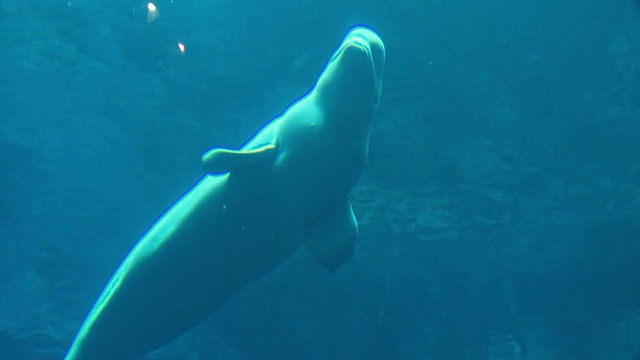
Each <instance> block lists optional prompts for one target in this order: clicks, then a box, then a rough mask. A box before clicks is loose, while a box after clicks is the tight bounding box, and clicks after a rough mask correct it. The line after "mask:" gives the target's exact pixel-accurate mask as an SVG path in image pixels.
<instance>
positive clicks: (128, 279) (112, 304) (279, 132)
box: [65, 27, 385, 360]
mask: <svg viewBox="0 0 640 360" xmlns="http://www.w3.org/2000/svg"><path fill="white" fill-rule="evenodd" d="M384 62H385V50H384V45H383V43H382V41H381V40H380V38H379V37H378V36H377V35H376V34H375V33H374V32H373V31H371V30H370V29H367V28H364V27H356V28H353V29H352V30H351V31H350V32H349V33H348V34H347V35H346V36H345V38H344V40H343V41H342V43H341V44H340V46H339V47H338V49H337V50H336V51H335V53H334V54H333V56H332V58H331V60H330V61H329V63H328V64H327V66H326V68H325V70H324V71H323V72H322V73H321V75H320V76H319V77H318V80H317V82H316V85H315V86H314V88H313V89H312V90H311V91H310V92H309V93H308V94H307V95H306V96H305V97H303V98H302V99H300V100H299V101H297V102H296V103H294V104H293V105H291V106H290V107H289V108H288V109H287V110H286V111H285V112H284V113H283V114H282V115H281V116H280V117H278V118H276V119H274V120H273V121H271V122H270V123H269V124H267V125H266V126H265V127H264V128H263V129H262V130H261V131H260V132H259V133H258V134H257V135H256V136H254V137H253V138H252V139H251V140H250V141H249V142H247V144H246V145H245V146H243V149H253V148H258V147H260V146H262V145H264V144H265V143H268V144H273V145H275V146H276V149H277V153H276V155H275V157H274V158H273V159H270V161H267V162H264V161H263V162H259V163H257V164H251V166H246V167H245V168H241V169H235V170H232V171H231V173H225V174H222V175H205V176H204V177H203V178H202V179H201V180H200V181H199V182H198V183H196V184H195V185H194V187H193V188H192V189H191V190H189V192H187V193H186V194H185V195H184V196H183V197H182V198H180V199H179V200H178V201H177V202H176V203H175V204H174V205H173V206H172V207H171V208H170V209H169V210H167V211H166V212H165V213H164V214H163V215H162V216H161V217H160V219H159V220H158V221H157V222H156V223H155V224H154V225H153V226H152V227H151V228H150V230H149V231H148V232H147V233H146V234H145V235H144V236H143V237H142V238H141V239H140V240H139V241H138V243H137V245H136V246H135V247H134V248H133V249H132V250H131V252H130V253H129V255H128V256H127V257H126V258H125V260H124V261H123V262H122V264H121V265H120V267H119V268H118V270H117V271H116V272H115V274H114V275H113V277H112V278H111V280H110V281H109V283H108V284H107V286H106V287H105V289H104V290H103V293H102V295H101V296H100V297H99V299H98V301H97V302H96V303H95V305H94V307H93V309H92V310H91V312H90V313H89V315H88V316H87V318H86V320H85V322H84V324H83V325H82V327H81V328H80V331H79V332H78V334H77V336H76V338H75V341H74V342H73V344H72V346H71V348H70V350H69V352H68V354H67V356H66V358H65V359H67V360H85V359H100V360H108V359H114V360H115V359H117V360H124V359H131V358H135V357H138V356H141V355H143V354H145V353H147V352H149V351H152V350H154V349H156V348H158V347H160V346H162V345H164V344H166V343H167V342H169V341H171V340H173V339H175V338H176V337H178V336H180V335H181V334H183V333H184V332H186V331H187V330H189V329H190V328H191V327H193V326H194V325H196V324H197V323H199V322H200V321H202V320H203V319H204V318H205V317H206V316H207V315H209V314H210V313H211V312H212V311H213V310H214V309H216V308H217V307H218V306H219V305H221V304H222V303H223V302H224V301H226V300H227V299H228V298H229V297H231V296H232V295H233V294H235V293H236V292H237V291H239V290H240V289H241V288H242V287H243V286H245V285H246V284H247V283H249V282H251V281H253V280H255V279H258V278H260V277H261V276H263V275H264V274H266V273H267V272H268V271H269V270H271V269H273V268H274V267H276V266H278V265H279V264H281V263H282V262H283V261H285V260H286V259H287V258H289V257H290V256H291V255H292V254H293V253H294V252H296V251H297V250H298V249H299V248H300V246H301V245H302V243H303V241H304V240H303V236H302V234H303V232H304V229H305V227H306V226H307V225H308V224H310V223H311V222H312V220H313V219H314V218H315V217H316V216H317V215H318V214H319V213H320V212H321V211H322V210H324V209H327V208H330V207H331V206H333V205H334V204H335V203H343V202H344V201H345V200H346V199H347V196H348V193H349V191H350V189H351V187H352V186H353V185H354V183H355V182H356V180H357V178H358V177H359V175H360V173H361V171H362V168H363V166H364V163H365V160H366V156H367V150H368V142H369V134H370V130H371V124H372V121H373V117H374V113H375V110H376V108H377V102H378V97H379V95H380V90H381V81H382V72H383V69H384ZM328 231H329V232H330V229H328Z"/></svg>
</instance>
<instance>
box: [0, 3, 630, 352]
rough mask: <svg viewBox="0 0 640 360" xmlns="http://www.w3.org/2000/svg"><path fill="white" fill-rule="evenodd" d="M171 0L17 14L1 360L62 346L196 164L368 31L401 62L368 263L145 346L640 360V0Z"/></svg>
mask: <svg viewBox="0 0 640 360" xmlns="http://www.w3.org/2000/svg"><path fill="white" fill-rule="evenodd" d="M156 5H157V8H158V17H157V18H156V19H155V21H152V22H148V21H147V7H146V2H144V1H130V0H127V1H125V0H112V1H108V2H106V1H105V2H90V1H85V0H71V1H59V0H50V1H35V0H0V49H1V51H0V166H1V168H0V354H1V355H0V358H2V359H60V358H62V356H63V355H64V353H65V351H66V349H67V347H68V346H69V344H70V343H71V341H72V339H73V337H74V335H75V333H76V331H77V329H78V327H79V326H80V324H81V322H82V320H83V318H84V316H85V315H86V313H87V312H88V311H89V309H90V307H91V305H92V303H93V301H94V300H95V298H96V297H97V296H98V294H99V292H100V290H101V289H102V287H103V286H104V284H105V283H106V281H107V280H108V279H109V277H110V275H111V274H112V272H113V270H114V269H115V268H116V266H117V265H118V264H119V262H120V261H121V259H122V258H123V257H124V255H125V254H126V253H127V251H128V250H129V249H130V248H131V247H132V246H133V244H134V243H135V241H136V240H137V239H138V237H139V236H140V235H141V234H142V233H143V232H144V231H145V230H146V229H147V228H148V226H149V225H151V224H152V223H153V221H154V220H155V219H156V218H157V216H158V215H160V214H161V213H162V211H164V209H166V208H167V207H168V206H169V205H170V204H171V203H172V202H173V201H174V200H175V199H176V198H177V197H179V196H180V195H181V194H182V193H183V192H184V191H185V190H186V189H187V188H188V187H189V186H191V184H192V183H193V182H194V181H196V180H197V179H198V178H199V177H200V176H201V174H202V170H201V168H200V163H199V159H200V156H201V154H202V153H203V152H204V151H206V150H207V149H209V148H211V147H213V146H228V147H238V146H239V145H241V144H242V143H243V142H244V141H245V140H246V139H247V138H248V137H249V136H250V135H251V134H253V132H254V131H255V130H256V129H257V128H259V127H260V126H261V125H262V124H263V123H265V122H266V121H267V120H269V119H270V118H272V117H273V116H275V115H277V114H278V113H280V112H281V111H282V110H283V109H284V108H285V107H286V106H287V105H288V104H289V103H290V102H291V101H293V100H295V99H296V98H297V97H299V96H300V95H302V94H303V93H304V92H305V91H306V90H307V89H308V88H310V87H311V86H312V84H313V81H314V79H315V77H316V76H317V74H318V73H319V72H320V70H321V69H322V67H323V65H324V64H325V62H326V61H327V58H328V56H329V55H330V54H331V52H332V51H333V50H334V48H335V46H336V45H337V44H338V42H339V41H340V39H341V37H342V36H343V34H344V33H345V32H346V31H347V30H348V29H349V27H351V26H352V25H353V24H357V23H365V24H368V25H370V26H372V27H373V28H375V29H376V30H377V31H378V32H379V33H380V34H381V36H382V38H383V39H384V41H385V44H386V48H387V67H386V73H385V79H384V88H383V94H382V99H381V103H380V108H379V111H378V116H377V118H376V123H375V128H374V131H373V134H372V137H371V145H370V146H371V148H370V155H369V159H368V163H367V166H366V169H365V172H364V174H363V175H362V178H361V179H360V181H359V183H358V185H357V186H356V187H355V188H354V190H353V192H352V201H353V203H354V210H355V213H356V217H357V218H358V219H359V222H360V229H361V233H360V238H359V243H358V245H357V249H356V253H355V255H354V258H352V259H351V260H350V261H349V262H348V263H347V264H346V265H345V266H344V267H343V268H342V269H340V270H339V271H337V272H335V273H331V272H328V271H326V270H325V269H324V268H322V267H321V266H320V265H318V264H317V263H316V262H315V261H314V260H313V259H312V258H311V257H310V256H309V255H308V254H307V253H306V252H305V251H301V252H299V253H298V254H296V255H295V256H294V257H293V258H292V259H290V260H289V261H287V262H286V263H284V264H283V265H282V266H280V267H279V268H278V269H276V270H275V271H274V272H272V273H270V274H268V275H267V276H265V277H264V278H262V279H261V280H259V281H258V282H256V283H254V284H252V285H250V286H248V287H247V288H246V289H244V290H243V291H242V292H241V293H239V294H237V295H236V296H235V297H234V298H232V299H231V300H230V301H229V302H228V303H227V304H226V305H224V306H223V307H222V308H221V309H219V310H218V311H216V312H215V313H214V314H213V315H212V316H211V317H210V318H209V319H208V320H206V321H205V322H204V323H202V324H201V325H200V326H198V327H197V328H196V329H194V330H192V331H191V332H189V333H188V334H186V335H184V336H183V337H181V338H180V339H178V340H176V341H174V342H173V343H171V344H170V345H169V346H167V347H166V348H164V349H162V350H161V351H159V352H157V353H155V354H153V355H151V356H149V358H150V359H151V358H153V359H165V360H168V359H454V360H455V359H469V360H476V359H479V360H480V359H482V360H484V359H500V360H502V359H504V360H506V359H543V360H546V359H550V360H554V359H576V360H584V359H621V360H633V359H639V358H640V3H639V2H638V1H637V0H612V1H606V2H605V1H602V2H600V1H574V0H567V1H557V0H539V1H528V2H526V1H525V2H523V1H507V0H489V1H482V2H479V1H470V0H447V1H445V0H430V1H417V0H411V1H410V0H399V1H393V2H391V1H382V0H376V1H373V0H369V1H365V0H359V1H356V0H350V1H337V0H336V1H312V0H301V1H245V0H238V1H230V0H222V1H186V0H173V1H169V0H159V1H157V2H156ZM178 43H182V44H184V46H185V51H184V53H181V52H180V50H179V48H178Z"/></svg>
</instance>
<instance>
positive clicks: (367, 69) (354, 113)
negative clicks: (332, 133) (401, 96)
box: [312, 26, 385, 129]
mask: <svg viewBox="0 0 640 360" xmlns="http://www.w3.org/2000/svg"><path fill="white" fill-rule="evenodd" d="M384 66H385V49H384V43H383V42H382V40H381V39H380V37H379V36H378V35H377V34H376V33H375V32H374V31H373V30H371V29H370V28H367V27H364V26H356V27H354V28H352V29H351V30H350V31H349V32H348V33H347V35H345V37H344V39H343V40H342V42H341V43H340V45H339V46H338V48H337V49H336V50H335V52H334V53H333V55H332V56H331V58H330V59H329V62H328V63H327V65H326V67H325V69H324V70H323V71H322V73H321V74H320V76H319V77H318V80H317V81H316V85H315V86H314V89H313V91H312V94H313V95H314V96H315V97H316V98H317V101H318V102H319V103H320V104H321V107H322V109H325V110H327V111H330V112H333V113H332V114H325V115H327V118H328V119H330V120H333V119H336V120H335V121H349V122H351V124H353V125H356V126H358V127H360V128H366V129H369V128H370V126H371V122H372V120H373V116H374V114H375V111H376V109H377V106H378V99H379V97H380V93H381V91H382V75H383V72H384ZM358 120H360V121H358ZM362 122H364V123H362Z"/></svg>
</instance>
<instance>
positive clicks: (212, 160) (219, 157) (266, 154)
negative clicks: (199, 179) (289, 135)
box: [202, 144, 277, 175]
mask: <svg viewBox="0 0 640 360" xmlns="http://www.w3.org/2000/svg"><path fill="white" fill-rule="evenodd" d="M276 152H277V151H276V147H275V145H273V144H268V145H264V146H261V147H258V148H255V149H251V150H231V149H225V148H214V149H211V150H209V151H207V152H206V153H204V155H202V166H203V167H204V171H206V172H207V173H208V174H211V175H215V174H222V173H226V172H231V171H234V170H236V169H240V168H243V167H246V166H249V165H252V164H256V163H261V162H264V161H268V160H270V159H272V158H273V157H274V156H275V155H276Z"/></svg>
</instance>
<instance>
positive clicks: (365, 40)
mask: <svg viewBox="0 0 640 360" xmlns="http://www.w3.org/2000/svg"><path fill="white" fill-rule="evenodd" d="M342 44H343V45H342V48H343V49H344V50H345V51H346V50H347V49H348V48H351V47H358V48H360V49H362V50H364V51H365V52H366V53H367V54H368V55H369V57H370V58H371V61H372V62H373V66H374V69H375V74H376V78H377V80H378V81H380V80H381V79H382V75H383V72H384V66H385V60H386V59H385V58H386V54H385V48H384V43H383V42H382V39H380V36H378V34H376V33H375V32H374V31H373V30H371V29H370V28H367V27H364V26H356V27H354V28H352V29H351V31H349V32H348V33H347V35H346V36H345V39H344V41H343V42H342Z"/></svg>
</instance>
